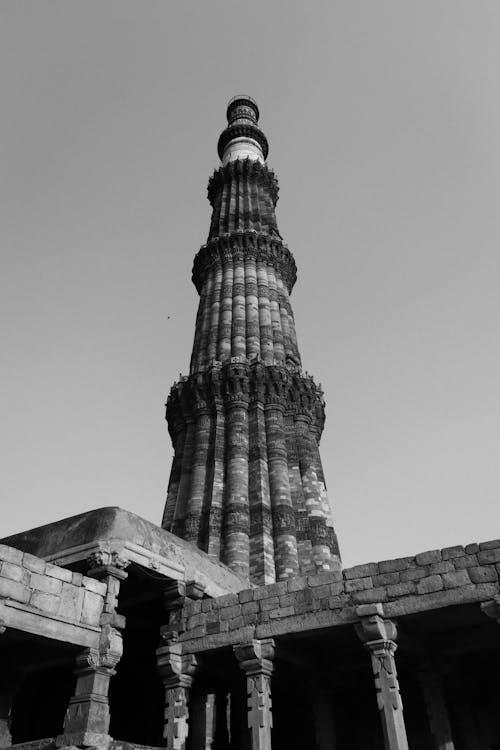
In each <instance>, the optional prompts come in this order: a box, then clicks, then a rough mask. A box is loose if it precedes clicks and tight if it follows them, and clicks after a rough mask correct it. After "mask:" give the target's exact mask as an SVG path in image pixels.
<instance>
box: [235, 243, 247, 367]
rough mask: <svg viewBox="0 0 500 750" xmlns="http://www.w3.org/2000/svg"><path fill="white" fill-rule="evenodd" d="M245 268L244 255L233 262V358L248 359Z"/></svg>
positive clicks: (239, 255) (238, 256)
mask: <svg viewBox="0 0 500 750" xmlns="http://www.w3.org/2000/svg"><path fill="white" fill-rule="evenodd" d="M245 302H246V300H245V266H244V262H243V254H239V253H238V255H237V256H236V257H235V258H234V261H233V312H232V331H231V356H232V357H243V358H245V357H246V353H247V347H246V305H245Z"/></svg>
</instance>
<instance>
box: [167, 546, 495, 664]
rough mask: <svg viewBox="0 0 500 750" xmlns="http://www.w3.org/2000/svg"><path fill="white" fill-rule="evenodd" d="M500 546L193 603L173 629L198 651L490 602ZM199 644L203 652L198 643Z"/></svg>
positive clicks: (427, 555)
mask: <svg viewBox="0 0 500 750" xmlns="http://www.w3.org/2000/svg"><path fill="white" fill-rule="evenodd" d="M499 576H500V539H498V540H494V541H490V542H483V543H481V544H469V545H467V546H465V547H463V546H456V547H446V548H445V549H442V550H432V551H429V552H422V553H420V554H418V555H415V556H413V557H402V558H397V559H394V560H383V561H381V562H378V563H367V564H364V565H356V566H355V567H353V568H346V569H345V570H343V571H338V572H323V573H317V574H314V575H307V576H297V577H295V578H291V579H289V580H287V581H281V582H279V583H274V584H270V585H267V586H259V587H256V588H252V589H246V590H244V591H240V592H239V593H238V594H227V595H225V596H222V597H219V598H217V599H204V600H201V601H192V602H189V603H188V604H187V605H186V606H185V607H184V609H183V610H181V611H179V612H178V613H176V614H174V615H173V617H172V620H171V622H170V624H169V626H168V629H170V630H177V632H178V633H179V637H180V639H181V641H190V648H191V647H192V648H193V650H198V649H206V648H210V647H214V648H215V647H218V646H222V645H224V644H225V643H227V644H230V643H235V642H237V641H238V639H241V638H248V637H250V638H252V637H256V638H266V637H272V636H274V635H279V634H284V633H291V632H300V631H301V630H306V629H307V630H308V629H314V628H321V627H329V626H332V625H341V624H346V623H350V622H355V621H356V619H357V616H356V607H358V606H359V605H361V604H370V603H376V602H381V603H383V604H384V612H385V613H386V615H387V616H388V617H397V616H401V615H405V614H411V613H415V612H419V611H425V610H430V609H438V608H441V607H446V606H451V605H454V604H460V603H469V602H470V603H472V602H480V601H486V600H488V599H491V598H492V597H493V596H495V595H496V594H497V593H498V592H499ZM197 639H199V646H198V645H197V644H196V643H195V641H196V640H197Z"/></svg>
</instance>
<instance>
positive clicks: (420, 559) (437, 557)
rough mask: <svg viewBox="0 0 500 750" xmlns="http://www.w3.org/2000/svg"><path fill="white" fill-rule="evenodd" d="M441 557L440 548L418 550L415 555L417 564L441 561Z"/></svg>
mask: <svg viewBox="0 0 500 750" xmlns="http://www.w3.org/2000/svg"><path fill="white" fill-rule="evenodd" d="M442 559H443V557H442V553H441V550H439V549H433V550H429V551H428V552H420V553H419V554H418V555H416V556H415V561H416V563H417V565H430V564H431V563H436V562H441V560H442Z"/></svg>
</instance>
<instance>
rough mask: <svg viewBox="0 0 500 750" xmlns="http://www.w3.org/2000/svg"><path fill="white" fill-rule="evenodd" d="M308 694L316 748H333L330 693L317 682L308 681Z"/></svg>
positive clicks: (326, 749)
mask: <svg viewBox="0 0 500 750" xmlns="http://www.w3.org/2000/svg"><path fill="white" fill-rule="evenodd" d="M309 695H310V696H311V707H312V711H313V716H314V734H315V737H316V747H317V750H335V749H336V747H337V737H336V732H335V724H334V721H333V711H332V704H333V700H332V695H331V693H330V691H329V690H328V688H326V687H324V686H323V685H321V684H319V683H318V682H316V681H314V682H310V684H309Z"/></svg>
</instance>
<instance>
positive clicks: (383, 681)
mask: <svg viewBox="0 0 500 750" xmlns="http://www.w3.org/2000/svg"><path fill="white" fill-rule="evenodd" d="M356 614H357V616H358V617H359V623H358V624H356V625H355V629H356V633H357V635H358V637H359V638H360V640H361V641H362V642H363V644H364V646H365V648H366V649H367V651H368V652H369V653H370V656H371V661H372V670H373V677H374V680H375V689H376V693H377V705H378V709H379V712H380V719H381V722H382V729H383V733H384V746H385V750H408V739H407V736H406V728H405V723H404V717H403V704H402V701H401V695H400V692H399V683H398V678H397V671H396V662H395V659H394V654H395V652H396V648H397V646H396V638H397V627H396V623H395V622H393V621H392V620H389V619H386V618H385V617H384V610H383V606H382V604H366V605H362V606H360V607H357V609H356Z"/></svg>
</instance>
